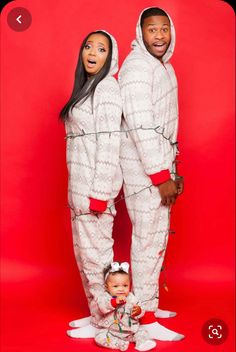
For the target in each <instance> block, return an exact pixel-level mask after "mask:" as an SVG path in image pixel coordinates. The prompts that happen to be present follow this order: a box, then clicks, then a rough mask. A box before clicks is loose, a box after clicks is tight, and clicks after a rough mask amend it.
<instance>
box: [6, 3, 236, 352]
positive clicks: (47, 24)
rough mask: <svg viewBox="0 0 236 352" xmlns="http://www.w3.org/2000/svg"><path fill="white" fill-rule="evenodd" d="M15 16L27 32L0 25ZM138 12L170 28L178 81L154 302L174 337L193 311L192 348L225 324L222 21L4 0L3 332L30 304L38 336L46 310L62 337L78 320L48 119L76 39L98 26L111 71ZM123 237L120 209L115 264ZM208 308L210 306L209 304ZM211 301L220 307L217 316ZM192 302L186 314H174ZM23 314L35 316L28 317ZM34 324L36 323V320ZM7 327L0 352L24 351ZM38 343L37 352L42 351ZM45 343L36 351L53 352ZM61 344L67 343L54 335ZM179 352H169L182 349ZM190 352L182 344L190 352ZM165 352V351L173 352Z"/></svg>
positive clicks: (230, 140)
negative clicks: (175, 191)
mask: <svg viewBox="0 0 236 352" xmlns="http://www.w3.org/2000/svg"><path fill="white" fill-rule="evenodd" d="M15 6H23V7H26V8H27V9H28V10H29V11H30V12H31V14H32V24H31V26H30V28H29V29H28V30H26V31H24V32H15V31H13V30H12V29H10V28H9V26H8V25H7V21H6V18H7V14H8V13H9V11H10V9H12V8H13V7H15ZM148 6H159V7H162V8H164V9H165V10H166V11H167V12H168V13H169V14H170V15H171V17H172V19H173V21H174V23H175V27H176V32H177V43H176V50H175V53H174V56H173V58H172V61H171V62H172V64H173V66H174V68H175V71H176V75H177V77H178V82H179V106H180V129H179V138H178V139H179V145H180V151H181V160H182V163H181V167H180V169H181V173H182V174H183V175H184V176H185V192H184V195H183V196H182V197H181V198H179V199H178V202H177V204H176V205H175V206H174V208H173V211H172V222H171V226H172V228H173V229H174V230H175V231H176V234H174V235H171V237H170V240H169V248H168V252H167V257H166V271H165V274H166V279H167V284H168V286H169V293H168V294H167V293H165V292H163V291H162V292H161V295H162V302H163V303H165V304H166V306H168V305H169V306H171V305H172V308H174V309H175V306H176V305H177V306H178V307H179V308H178V309H179V310H180V311H181V310H182V312H186V316H184V315H183V314H182V320H183V322H182V321H181V322H180V321H179V325H178V324H177V328H178V329H179V330H181V329H182V328H183V327H186V331H185V332H184V333H186V335H188V329H187V326H188V324H187V322H188V321H189V320H194V319H195V318H194V314H195V313H196V311H197V310H198V309H199V310H201V309H202V310H203V311H204V312H205V313H203V314H202V316H201V318H199V324H198V326H197V327H195V328H196V329H197V330H198V331H197V332H195V338H196V339H195V344H196V343H197V342H196V341H200V339H201V336H200V328H201V325H202V324H203V323H204V321H205V320H207V319H208V318H211V317H213V316H218V317H219V318H223V319H225V320H226V322H227V324H228V325H230V326H231V325H232V324H233V318H232V314H231V313H230V312H231V310H232V305H231V303H230V302H231V301H232V284H233V280H234V69H235V67H234V39H235V38H234V30H233V28H234V12H233V10H232V8H231V7H230V6H229V5H228V4H227V3H225V2H224V1H219V0H198V1H194V2H189V1H188V0H175V1H173V0H172V1H171V0H165V1H164V0H159V1H158V3H157V2H156V1H153V0H135V1H129V2H128V1H125V0H120V1H119V2H117V1H115V0H109V1H108V0H106V1H105V0H104V1H98V0H94V1H93V2H89V1H85V0H80V1H79V2H78V1H76V0H67V1H66V2H63V1H59V0H57V1H56V0H50V1H47V2H42V1H14V2H11V3H10V4H8V5H7V6H6V7H5V8H4V10H3V13H2V20H1V26H2V39H1V48H2V51H1V59H2V64H1V83H2V92H1V100H2V122H1V199H2V201H1V233H2V239H1V256H2V266H1V268H2V293H3V294H2V297H3V299H2V302H3V303H4V307H5V308H4V309H5V311H6V315H3V317H4V322H7V324H9V322H10V321H12V319H14V316H15V313H16V311H17V309H20V308H19V307H23V308H22V310H23V311H24V314H22V315H21V318H22V316H25V317H27V318H25V321H24V324H23V323H22V324H23V325H22V326H24V329H27V328H28V329H29V326H30V324H29V325H27V321H29V319H30V317H33V316H35V314H34V312H35V311H37V312H39V311H41V309H42V301H43V302H44V303H43V305H44V306H45V307H48V308H47V312H48V313H47V314H48V316H47V317H48V319H47V320H48V321H50V324H51V327H50V328H49V327H48V330H47V331H50V329H52V326H53V324H57V323H56V322H55V321H54V320H53V319H54V318H53V319H52V315H51V313H49V312H52V311H53V309H54V313H55V312H56V313H55V314H57V315H60V308H59V309H58V307H61V312H62V311H63V312H64V313H63V314H64V320H63V321H64V323H65V326H63V328H62V331H63V333H64V330H66V323H67V321H68V320H69V319H73V318H76V317H77V316H83V315H84V314H86V313H88V309H87V306H86V300H85V297H84V294H83V290H82V288H81V282H80V278H79V274H78V271H77V267H76V264H75V260H74V255H73V249H72V240H71V229H70V214H69V210H68V209H67V170H66V164H65V140H64V136H65V132H64V126H63V124H61V123H59V122H58V114H59V111H60V109H61V107H62V106H63V104H64V103H65V102H66V100H67V99H68V97H69V95H70V92H71V89H72V84H73V79H74V70H75V65H76V61H77V55H78V51H79V47H80V44H81V41H82V39H83V38H84V36H85V35H86V34H87V33H88V32H90V31H91V30H94V29H100V28H101V29H106V30H108V31H109V32H111V33H112V34H113V35H114V36H115V37H116V39H117V41H118V44H119V52H120V64H121V63H122V61H123V60H124V58H125V56H126V55H127V54H128V52H129V50H130V43H131V41H132V39H134V36H135V26H136V21H137V18H138V15H139V13H140V11H141V10H142V9H143V8H145V7H148ZM130 234H131V225H130V222H129V219H128V215H127V212H126V208H125V205H124V203H122V202H121V203H119V205H118V215H117V218H116V221H115V228H114V238H115V258H116V259H121V260H129V247H130ZM219 292H221V294H222V296H221V298H219V296H218V294H219ZM197 293H198V294H199V295H200V296H198V295H197ZM200 293H201V294H200ZM175 297H178V299H177V301H178V303H177V301H176V300H175ZM190 297H191V298H190ZM209 297H211V299H212V300H210V299H209ZM214 297H215V298H214ZM218 298H219V300H218V301H217V302H218V303H217V304H213V305H212V306H211V304H210V303H209V302H215V301H214V300H217V299H218ZM222 299H223V301H227V303H228V305H227V306H226V305H225V306H222V304H223V303H222ZM193 300H194V302H195V304H197V306H196V307H197V308H196V310H195V311H194V312H193V311H191V310H186V311H185V309H186V306H188V307H190V306H191V305H192V302H193ZM204 302H206V304H205V303H204ZM219 302H221V303H219ZM204 304H205V305H204ZM209 304H210V306H209ZM225 304H226V302H225ZM33 307H34V308H35V307H36V308H37V307H38V308H37V310H35V311H34V308H33ZM53 307H54V308H53ZM206 307H208V308H206ZM207 309H208V310H207ZM61 314H62V313H61ZM191 314H192V315H191ZM49 317H50V318H49ZM38 319H39V321H40V322H41V321H44V319H43V317H42V316H40V318H39V317H38ZM50 319H51V320H50ZM23 320H24V319H23ZM18 323H19V322H18ZM168 324H169V321H168ZM170 324H174V323H170ZM185 324H186V325H185ZM60 326H61V325H60ZM172 326H173V327H175V325H172ZM169 327H170V325H169ZM8 328H9V326H8V325H7V327H6V331H7V332H6V334H5V335H4V336H5V340H4V341H5V342H4V346H5V348H6V351H24V352H25V351H27V348H28V347H29V346H31V345H30V342H29V341H28V342H27V343H28V344H26V342H25V340H24V337H23V336H24V334H23V333H21V334H20V333H19V332H18V335H17V336H18V340H17V342H16V341H12V340H11V339H10V336H11V331H12V330H11V329H10V331H9V329H8ZM18 328H19V327H18ZM16 330H18V329H16ZM18 331H19V330H18ZM19 334H20V336H21V337H20V336H19ZM45 334H46V332H45ZM191 334H192V331H191ZM31 336H34V334H33V332H32V334H31ZM45 336H46V335H45ZM28 338H29V337H28ZM47 338H49V336H47ZM68 339H69V338H68ZM30 341H31V340H30ZM42 341H43V338H42V339H41V344H42V345H40V346H41V347H42V348H44V350H47V349H45V348H46V347H45V346H46V343H45V345H43V342H42ZM49 341H51V340H49ZM186 341H187V343H189V342H188V341H189V340H187V339H186ZM31 343H33V337H32V341H31ZM38 343H39V342H38ZM53 343H56V342H55V341H54V342H53ZM53 343H52V341H51V345H50V343H49V346H51V347H50V348H49V347H48V348H49V349H48V351H54V348H53V346H54V345H53ZM64 343H65V344H66V343H67V344H68V343H69V342H68V341H67V340H66V337H65V342H64ZM70 343H71V341H70ZM76 343H77V342H76ZM184 343H186V342H183V345H182V347H181V348H182V349H181V351H189V349H188V348H187V349H184V348H186V347H184V346H187V345H184ZM199 343H200V342H199ZM201 343H204V342H201ZM195 344H194V343H192V344H191V343H190V344H189V345H188V346H190V347H191V348H192V349H191V351H194V349H193V347H194V346H195ZM6 346H8V347H6ZM12 346H15V347H16V346H18V347H17V348H18V349H14V348H13V347H12ZM27 346H28V347H27ZM61 346H62V345H61ZM177 346H178V345H174V347H172V349H170V351H179V350H178V347H177ZM204 346H206V347H207V348H208V349H207V348H206V351H210V350H211V349H210V348H211V346H209V345H206V344H205V345H204ZM231 346H232V345H231ZM7 348H8V349H7ZM11 348H13V349H11ZM34 348H35V347H34ZM70 348H71V350H73V348H74V346H70ZM87 348H88V347H87ZM94 348H96V347H94ZM29 350H30V347H29ZM34 350H35V349H34ZM55 350H56V347H55ZM62 350H63V349H62ZM201 350H202V351H205V350H204V348H203V347H202V349H201ZM31 351H32V349H31ZM35 351H36V350H35ZM166 351H167V349H166ZM196 351H199V349H197V350H196ZM222 351H223V350H222ZM224 351H225V350H224Z"/></svg>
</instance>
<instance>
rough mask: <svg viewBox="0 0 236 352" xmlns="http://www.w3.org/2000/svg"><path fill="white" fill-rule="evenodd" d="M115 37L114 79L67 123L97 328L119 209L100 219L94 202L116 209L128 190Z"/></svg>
mask: <svg viewBox="0 0 236 352" xmlns="http://www.w3.org/2000/svg"><path fill="white" fill-rule="evenodd" d="M110 37H111V39H112V45H113V50H112V64H111V69H110V72H109V74H108V75H107V76H106V77H105V78H104V79H103V80H102V81H100V82H99V83H98V85H97V87H96V90H95V93H94V96H93V98H91V97H88V98H87V99H86V100H85V101H84V102H82V103H78V104H77V105H76V106H75V107H74V108H73V109H72V111H71V112H70V115H69V119H68V120H67V121H66V132H67V155H66V158H67V167H68V176H69V180H68V201H69V205H70V208H71V215H72V233H73V245H74V253H75V257H76V261H77V265H78V268H79V271H80V274H81V279H82V283H83V286H84V290H85V294H86V297H87V299H88V304H89V308H90V312H91V316H92V319H91V323H92V324H93V325H94V326H96V324H97V321H98V320H99V319H100V315H101V314H100V313H99V310H98V307H97V300H96V298H97V297H98V296H99V295H100V294H101V292H103V284H104V276H103V269H104V267H106V266H107V265H109V264H110V263H111V262H112V261H113V242H114V241H113V239H112V229H113V223H114V216H115V214H116V210H115V207H114V206H113V207H111V209H112V210H111V211H112V214H111V213H110V212H108V210H106V209H103V210H105V212H104V213H101V214H99V215H98V216H96V215H94V214H93V213H91V212H90V199H93V200H96V201H97V203H99V200H100V201H104V202H107V206H111V205H112V204H113V202H114V198H115V197H116V196H117V194H118V193H119V190H120V188H121V185H122V173H121V169H120V165H119V151H120V133H119V132H118V133H112V134H109V132H110V131H113V130H118V131H119V130H120V124H121V113H122V106H121V96H120V90H119V85H118V83H117V81H116V80H115V78H114V77H112V74H114V73H115V72H116V71H117V67H118V66H117V62H118V57H117V46H116V42H115V40H114V38H113V37H112V36H111V35H110ZM104 131H105V132H106V133H100V134H96V133H97V132H104ZM107 132H108V133H107ZM78 134H79V135H81V134H83V136H76V135H78ZM94 204H96V203H95V202H94ZM105 204H106V203H105ZM93 210H94V209H93ZM95 210H96V209H95Z"/></svg>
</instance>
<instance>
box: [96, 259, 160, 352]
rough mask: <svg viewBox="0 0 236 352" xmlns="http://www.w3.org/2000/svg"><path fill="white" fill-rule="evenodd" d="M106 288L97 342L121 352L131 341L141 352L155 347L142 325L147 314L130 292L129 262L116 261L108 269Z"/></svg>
mask: <svg viewBox="0 0 236 352" xmlns="http://www.w3.org/2000/svg"><path fill="white" fill-rule="evenodd" d="M105 289H106V292H104V294H103V295H102V296H101V297H99V298H98V302H97V303H98V307H99V309H100V311H101V312H102V314H103V317H102V318H101V319H100V321H99V323H98V326H99V328H100V329H99V330H98V332H97V334H96V336H95V341H96V343H97V344H98V345H99V346H103V347H106V348H114V349H120V350H121V351H126V350H127V349H128V346H129V343H130V342H135V344H136V345H135V349H136V350H138V351H149V350H151V349H152V348H154V347H155V346H156V342H155V341H154V340H151V339H150V337H149V335H148V333H147V332H146V331H145V330H144V329H142V328H140V325H139V318H141V317H142V316H143V315H144V313H145V312H144V310H143V309H142V307H141V306H140V304H139V303H138V300H137V298H135V296H134V295H133V294H132V293H131V292H130V275H129V264H128V263H126V262H124V263H121V264H120V263H119V262H113V263H112V264H111V265H110V266H109V267H108V268H107V269H106V270H105Z"/></svg>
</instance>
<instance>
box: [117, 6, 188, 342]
mask: <svg viewBox="0 0 236 352" xmlns="http://www.w3.org/2000/svg"><path fill="white" fill-rule="evenodd" d="M174 46H175V30H174V26H173V23H172V21H171V19H170V17H169V16H168V15H167V14H166V12H164V11H163V10H161V9H159V8H148V9H146V10H144V11H143V12H142V13H141V15H140V18H139V21H138V23H137V27H136V40H135V41H133V42H132V50H131V52H130V54H129V55H128V56H127V58H126V59H125V61H124V63H123V65H122V67H121V70H120V73H119V83H120V87H121V95H122V103H123V113H124V119H123V123H122V127H123V129H124V130H126V131H128V132H126V133H123V134H122V142H121V159H120V160H121V168H122V171H123V176H124V193H125V197H126V205H127V209H128V213H129V216H130V219H131V222H132V225H133V229H132V248H131V262H132V277H133V290H134V294H135V296H137V297H138V298H139V300H140V302H142V304H143V305H144V309H145V310H146V314H145V316H144V318H143V319H142V322H141V323H143V324H144V326H145V329H146V330H147V331H148V332H149V334H150V337H151V338H155V339H159V340H170V341H173V340H181V339H182V338H183V337H184V336H183V335H181V334H178V333H176V332H174V331H171V330H169V329H167V328H165V327H163V326H161V325H160V324H159V323H157V321H156V318H158V317H169V316H173V315H175V313H173V314H172V312H168V311H162V310H160V309H158V303H159V299H158V295H159V287H158V279H159V275H160V271H161V267H162V263H163V258H164V253H165V250H166V246H167V240H168V233H169V210H170V207H171V205H173V204H174V203H175V200H176V197H177V195H179V194H181V193H182V192H183V181H182V178H179V177H178V176H177V177H176V175H177V171H176V162H175V159H176V152H177V147H176V146H177V141H176V138H177V126H178V101H177V81H176V77H175V73H174V70H173V68H172V66H171V64H170V63H169V59H170V57H171V56H172V54H173V50H174Z"/></svg>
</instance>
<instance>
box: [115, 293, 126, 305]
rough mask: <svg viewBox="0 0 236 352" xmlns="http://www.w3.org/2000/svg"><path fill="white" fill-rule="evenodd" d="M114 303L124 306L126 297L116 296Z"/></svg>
mask: <svg viewBox="0 0 236 352" xmlns="http://www.w3.org/2000/svg"><path fill="white" fill-rule="evenodd" d="M116 303H117V304H125V303H126V297H125V296H124V295H122V296H117V297H116Z"/></svg>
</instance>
